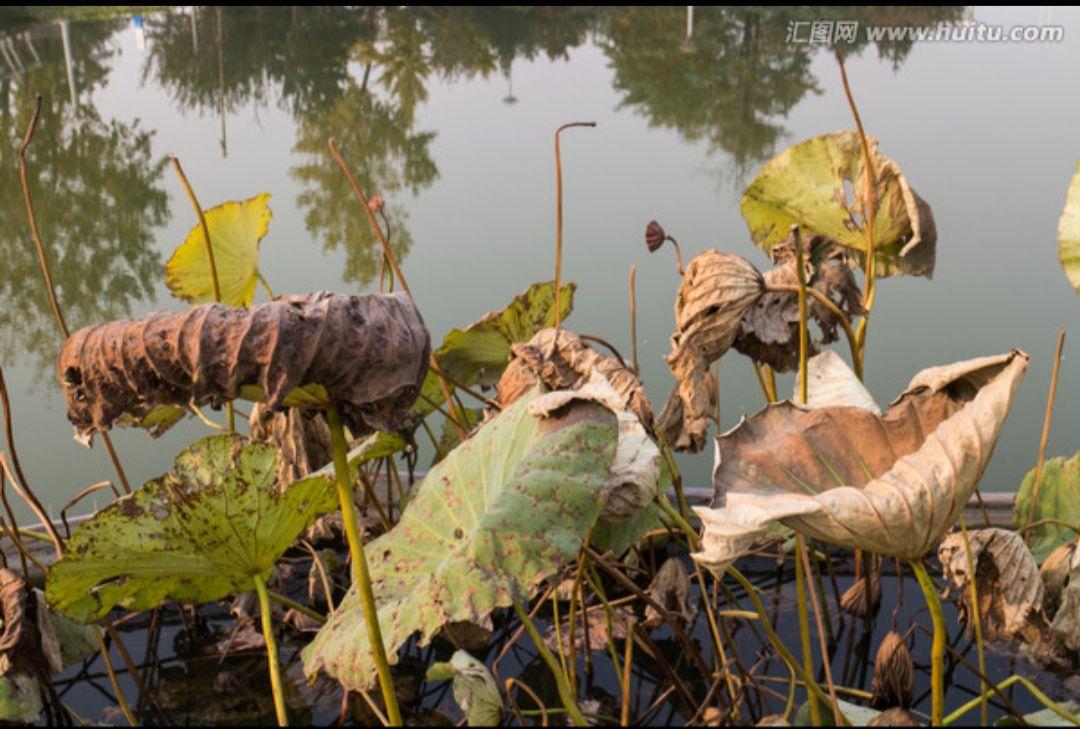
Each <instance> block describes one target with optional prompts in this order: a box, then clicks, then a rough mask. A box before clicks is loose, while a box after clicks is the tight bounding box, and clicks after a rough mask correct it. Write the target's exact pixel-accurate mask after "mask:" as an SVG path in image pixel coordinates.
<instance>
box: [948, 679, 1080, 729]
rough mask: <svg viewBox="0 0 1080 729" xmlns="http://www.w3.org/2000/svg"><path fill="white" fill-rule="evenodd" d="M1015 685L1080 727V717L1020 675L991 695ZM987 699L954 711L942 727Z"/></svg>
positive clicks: (999, 685)
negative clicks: (1021, 687) (1018, 685)
mask: <svg viewBox="0 0 1080 729" xmlns="http://www.w3.org/2000/svg"><path fill="white" fill-rule="evenodd" d="M1014 683H1019V684H1020V685H1021V686H1023V687H1024V688H1026V689H1027V690H1028V691H1030V692H1031V695H1032V696H1034V697H1035V700H1036V701H1038V702H1039V703H1040V704H1042V705H1043V706H1045V707H1046V708H1047V709H1050V711H1052V712H1054V713H1055V714H1057V715H1058V716H1060V717H1061V718H1062V719H1065V720H1066V721H1068V722H1070V723H1072V724H1076V725H1078V726H1080V716H1077V715H1075V714H1070V713H1069V712H1068V711H1066V710H1065V709H1063V708H1061V706H1059V705H1058V704H1056V703H1054V702H1053V701H1052V700H1051V699H1050V697H1049V696H1047V695H1046V694H1044V693H1043V692H1042V691H1040V690H1039V688H1038V687H1037V686H1035V684H1033V683H1031V681H1029V680H1027V679H1026V678H1024V677H1023V676H1021V675H1020V674H1018V673H1017V674H1013V675H1012V676H1009V677H1008V678H1007V679H1005V680H1004V681H1002V682H1001V683H999V684H998V685H997V686H996V687H993V688H991V689H990V692H991V693H1001V692H1002V691H1004V690H1005V689H1007V688H1009V687H1010V686H1012V685H1013V684H1014ZM985 699H986V695H985V694H984V695H982V696H978V697H976V698H974V699H972V700H971V701H969V702H967V703H966V704H964V705H963V706H961V707H960V708H959V709H957V710H956V711H954V712H953V713H951V714H949V715H948V716H946V717H945V718H944V719H942V721H941V723H942V725H944V726H949V725H950V724H952V723H953V722H955V721H956V720H957V719H959V718H960V717H961V716H963V715H964V714H966V713H968V712H969V711H971V710H972V709H974V708H975V707H976V706H978V705H979V704H980V703H981V702H982V701H985Z"/></svg>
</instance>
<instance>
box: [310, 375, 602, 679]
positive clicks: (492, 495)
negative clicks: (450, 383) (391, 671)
mask: <svg viewBox="0 0 1080 729" xmlns="http://www.w3.org/2000/svg"><path fill="white" fill-rule="evenodd" d="M538 396H539V391H538V389H534V390H533V391H531V392H530V393H529V394H528V395H526V396H524V397H522V398H521V399H519V400H517V401H516V402H514V403H513V404H512V405H510V406H509V407H507V408H505V409H504V410H503V411H502V412H500V413H499V414H498V415H497V416H495V417H494V418H492V419H491V420H489V421H487V422H486V423H485V424H484V425H482V426H481V427H480V428H479V430H477V431H476V433H474V434H473V435H472V437H471V438H469V439H468V440H466V441H465V442H464V443H462V444H461V445H460V446H458V447H457V448H456V449H455V450H454V451H453V452H452V453H450V454H449V455H447V456H446V458H444V459H443V460H442V461H440V462H439V463H438V464H436V465H435V466H434V467H432V469H431V470H430V471H428V474H427V476H426V477H425V478H424V480H423V481H422V482H421V483H420V484H419V486H418V487H417V490H416V492H415V496H413V497H412V500H411V501H410V502H409V505H408V506H407V507H406V508H405V511H404V512H403V513H402V516H401V520H400V521H399V522H398V524H397V525H396V526H395V527H394V528H393V529H392V530H390V531H389V532H387V533H386V534H384V535H382V536H381V537H379V538H378V539H375V540H374V541H372V542H371V543H370V544H369V545H368V546H367V548H366V552H367V555H368V561H369V565H370V572H371V582H372V586H373V589H374V593H375V600H376V605H377V608H378V613H379V623H380V625H381V627H382V633H383V640H384V641H385V645H386V649H387V654H388V655H389V656H390V658H391V660H395V659H396V655H397V649H398V647H400V646H401V645H402V644H403V643H404V642H405V641H406V640H408V639H409V637H410V636H412V635H413V633H416V632H419V633H420V634H421V640H423V641H427V640H428V639H430V638H431V636H432V635H434V634H435V633H436V632H437V631H438V630H439V628H440V627H441V626H442V625H444V624H445V623H448V622H452V621H465V620H468V621H473V622H476V621H478V620H480V619H481V618H482V617H483V616H484V615H486V614H488V613H489V612H491V610H493V609H494V608H496V607H505V606H508V605H510V604H511V603H512V602H513V600H515V599H516V600H525V599H527V598H528V595H529V594H530V591H531V590H532V589H533V588H534V587H535V586H536V585H537V584H538V583H539V582H540V581H542V580H543V579H545V578H547V577H549V576H550V575H552V574H554V573H555V572H557V571H558V569H559V568H560V567H561V566H562V565H564V564H565V563H566V562H567V561H569V560H571V559H573V558H574V556H575V555H576V554H577V553H578V550H579V549H580V548H581V543H582V540H583V539H584V538H585V535H586V534H587V533H588V532H589V529H590V528H591V527H592V526H593V524H595V523H596V521H597V518H598V516H599V513H600V507H601V505H602V503H603V500H604V497H605V493H604V491H605V482H606V480H607V478H608V470H609V468H610V466H611V464H612V461H613V459H614V456H615V449H616V441H617V438H618V430H617V424H616V419H615V415H614V414H613V413H611V412H610V411H609V410H608V409H607V408H604V407H602V406H600V405H596V404H593V403H591V402H584V401H573V402H570V403H568V404H567V405H566V406H564V407H562V408H560V409H559V410H558V411H556V412H555V413H553V414H552V416H551V417H546V418H543V417H538V416H535V415H532V414H531V412H530V407H529V406H530V404H531V403H532V402H534V401H535V400H536V399H537V397H538ZM303 658H304V670H305V672H306V673H308V674H309V675H314V674H315V673H317V672H318V671H319V670H325V671H326V672H327V673H329V674H331V675H332V676H333V677H334V678H336V679H337V680H338V681H339V682H340V683H341V684H342V685H343V686H345V687H346V689H348V690H357V689H361V688H366V687H368V686H369V685H371V682H372V681H374V679H375V663H374V659H373V656H372V650H371V644H370V641H369V639H368V636H367V628H366V625H365V622H364V618H363V613H362V610H361V607H360V597H359V595H358V593H357V590H356V589H355V586H354V587H353V588H352V589H350V591H349V592H348V594H347V595H346V596H345V598H344V599H343V600H342V602H341V604H340V605H339V607H338V609H337V610H336V611H335V612H334V614H333V615H332V616H331V617H330V619H329V620H328V621H327V623H326V625H325V626H324V627H323V628H322V630H320V631H319V633H318V635H317V636H316V637H315V640H314V641H313V642H312V643H311V644H310V645H308V646H307V648H305V649H304V652H303Z"/></svg>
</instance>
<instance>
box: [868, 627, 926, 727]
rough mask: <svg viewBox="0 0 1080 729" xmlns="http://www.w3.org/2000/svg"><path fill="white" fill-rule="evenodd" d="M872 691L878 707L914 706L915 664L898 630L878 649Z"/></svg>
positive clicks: (886, 635)
mask: <svg viewBox="0 0 1080 729" xmlns="http://www.w3.org/2000/svg"><path fill="white" fill-rule="evenodd" d="M871 689H872V691H873V694H874V698H873V701H872V704H873V706H874V707H875V708H887V707H891V706H899V707H903V708H907V707H908V706H911V700H912V698H913V697H914V696H915V664H914V663H913V662H912V660H911V652H910V651H909V650H908V647H907V644H906V643H904V640H903V638H901V637H900V634H899V633H897V632H896V631H895V630H890V631H889V632H888V633H886V634H885V637H884V638H883V639H882V641H881V645H880V646H878V651H877V656H876V657H875V658H874V680H873V683H872V684H871Z"/></svg>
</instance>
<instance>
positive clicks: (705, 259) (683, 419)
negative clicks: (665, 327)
mask: <svg viewBox="0 0 1080 729" xmlns="http://www.w3.org/2000/svg"><path fill="white" fill-rule="evenodd" d="M764 286H765V282H764V279H763V278H762V276H761V274H760V273H759V272H758V270H757V269H756V268H754V266H753V264H752V263H750V261H748V260H746V259H745V258H743V257H742V256H736V255H734V254H731V253H720V252H718V251H713V250H707V251H705V252H704V253H701V254H700V255H698V256H697V257H695V258H694V259H693V260H692V261H690V264H689V265H688V266H687V267H686V275H685V276H684V277H683V280H682V283H681V284H680V285H679V292H678V295H677V296H676V298H675V333H674V334H672V335H671V354H670V355H668V356H667V358H666V359H667V363H668V369H670V370H671V373H672V374H673V375H675V379H677V380H678V381H679V384H678V385H677V386H676V388H675V390H673V391H672V393H671V396H670V397H669V398H668V402H667V405H665V406H664V410H663V412H662V413H661V414H660V418H659V420H658V422H657V427H658V428H659V430H660V432H661V433H662V434H663V436H664V439H665V440H666V441H667V442H668V443H669V444H670V445H671V446H672V447H673V448H675V449H676V450H689V451H695V452H696V451H699V450H701V448H702V446H704V445H705V433H706V431H707V429H708V425H709V416H710V414H711V413H713V412H714V411H715V409H716V395H715V392H714V390H715V388H714V387H713V386H712V384H711V380H712V378H711V375H710V373H709V367H710V366H711V365H712V363H713V362H715V361H716V360H718V359H720V358H721V357H722V356H723V355H724V353H725V352H727V350H728V349H730V348H731V345H732V344H733V343H734V342H735V338H736V336H738V334H739V327H740V321H741V320H742V318H743V315H744V314H746V313H747V312H748V311H749V310H750V308H751V307H753V306H754V304H755V302H757V301H758V299H759V298H760V297H761V295H762V292H763V289H764Z"/></svg>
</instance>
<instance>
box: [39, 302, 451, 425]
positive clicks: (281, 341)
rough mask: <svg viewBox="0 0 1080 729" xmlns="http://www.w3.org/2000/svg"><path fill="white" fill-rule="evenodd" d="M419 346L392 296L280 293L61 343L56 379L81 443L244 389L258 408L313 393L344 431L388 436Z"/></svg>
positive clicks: (414, 386) (424, 334)
mask: <svg viewBox="0 0 1080 729" xmlns="http://www.w3.org/2000/svg"><path fill="white" fill-rule="evenodd" d="M430 352H431V339H430V336H429V334H428V330H427V327H426V326H425V325H424V321H423V319H422V318H421V316H420V312H419V311H418V310H417V308H416V305H415V304H414V303H413V301H412V298H411V297H409V296H407V295H405V294H403V293H398V294H389V295H367V296H337V295H334V294H330V293H328V292H320V293H317V294H311V295H309V296H289V297H281V298H279V299H277V300H275V301H272V302H269V303H266V304H260V305H259V306H255V307H252V308H251V309H242V308H233V307H229V306H224V305H221V304H206V305H203V306H198V307H195V308H193V309H190V310H189V311H186V312H182V313H169V312H157V313H153V314H148V315H146V316H144V317H142V318H140V319H135V320H122V321H114V322H109V323H107V324H99V325H97V326H91V327H87V328H85V329H80V330H79V331H77V332H75V333H74V334H73V335H72V336H71V337H70V338H69V339H68V340H67V342H65V343H64V347H63V349H62V350H61V351H60V357H59V359H58V361H57V374H58V375H59V378H60V381H61V383H62V384H63V387H64V392H65V395H66V396H67V405H68V419H69V420H70V421H71V422H72V424H73V425H74V426H75V428H76V431H77V432H78V433H79V434H80V435H82V436H89V435H91V434H93V433H95V432H101V431H105V430H108V429H109V428H110V427H112V425H113V424H114V423H115V422H116V421H117V420H118V419H119V418H120V417H121V416H122V415H124V414H125V413H130V414H133V415H136V416H142V415H145V414H146V413H148V412H149V411H150V409H151V408H152V407H153V406H154V405H156V404H159V403H167V404H174V405H185V404H188V403H189V402H194V403H195V404H196V405H199V406H202V405H205V404H208V403H209V404H211V405H215V406H216V405H219V404H221V403H224V402H227V401H229V400H233V399H235V398H237V397H239V396H240V394H241V389H242V388H243V387H245V386H249V385H256V386H258V387H259V388H261V389H262V392H263V393H264V395H265V402H266V405H267V407H268V408H270V409H277V408H280V407H281V406H282V403H283V401H284V400H285V397H286V396H287V395H288V394H289V393H290V392H292V391H293V390H295V389H296V388H298V387H302V386H304V385H308V384H313V383H317V384H320V385H322V386H323V387H324V388H325V390H326V392H327V394H328V396H329V398H330V401H331V402H333V403H334V404H335V405H336V406H337V408H338V410H339V411H340V412H341V415H342V418H343V420H344V421H345V423H346V424H347V425H348V426H349V428H350V430H352V431H353V433H354V434H356V435H359V434H362V433H365V432H369V431H371V430H383V431H387V432H391V431H394V430H396V429H397V428H398V427H399V424H400V422H401V418H402V416H403V415H404V414H405V411H406V410H407V409H408V408H409V406H410V405H411V404H412V403H413V401H414V400H415V399H416V396H417V394H418V393H419V391H420V385H421V383H422V382H423V378H424V375H425V373H426V372H427V364H428V357H429V355H430Z"/></svg>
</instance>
